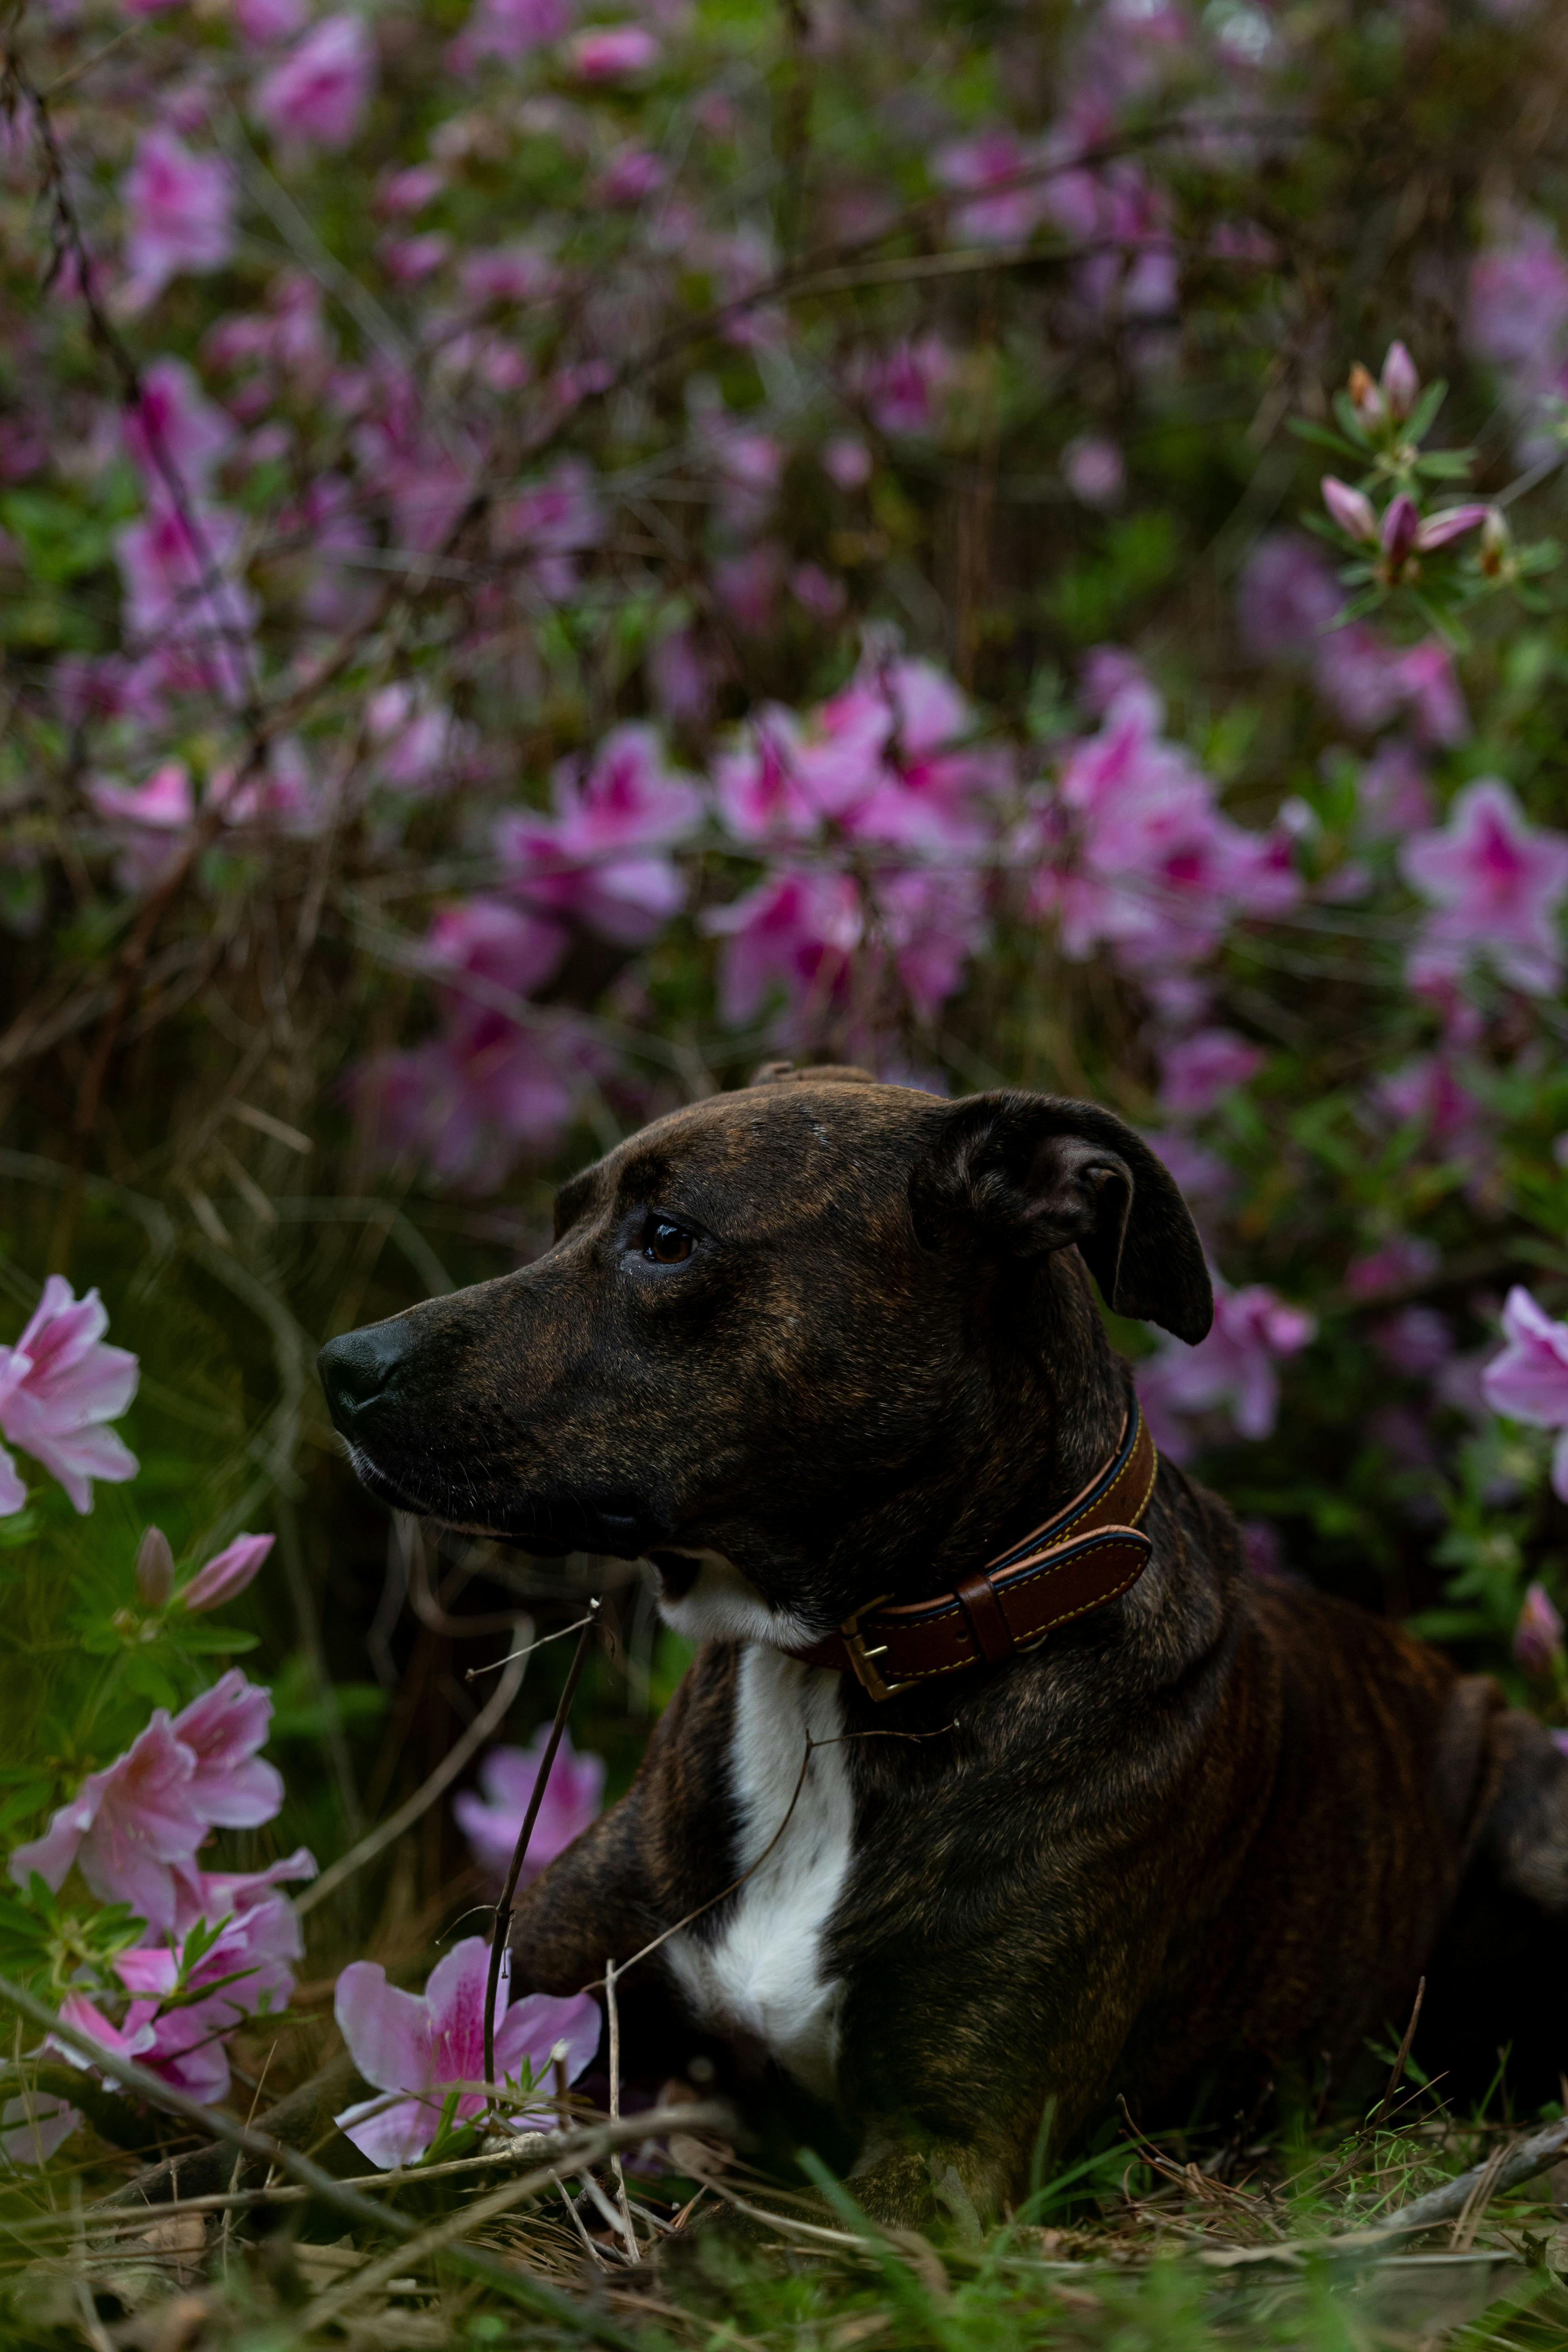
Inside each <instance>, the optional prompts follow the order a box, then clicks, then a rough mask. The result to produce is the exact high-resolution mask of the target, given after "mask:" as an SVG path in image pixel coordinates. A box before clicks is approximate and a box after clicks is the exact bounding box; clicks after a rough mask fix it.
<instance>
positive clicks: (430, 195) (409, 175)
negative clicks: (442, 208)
mask: <svg viewBox="0 0 1568 2352" xmlns="http://www.w3.org/2000/svg"><path fill="white" fill-rule="evenodd" d="M446 185H447V174H446V173H445V172H444V171H443V170H442V169H441V166H440V164H439V163H410V164H407V165H405V168H404V169H403V170H402V171H398V172H391V173H388V174H387V176H386V178H385V179H384V180H383V181H382V183H381V184H380V186H379V187H378V188H377V190H376V194H375V208H376V211H377V212H378V213H390V214H392V215H393V216H394V217H395V219H398V220H403V219H407V218H412V216H413V215H415V214H416V213H422V212H423V211H424V210H425V207H426V205H431V204H434V203H435V201H436V198H437V196H438V195H439V194H441V191H442V189H443V188H444V187H445V186H446Z"/></svg>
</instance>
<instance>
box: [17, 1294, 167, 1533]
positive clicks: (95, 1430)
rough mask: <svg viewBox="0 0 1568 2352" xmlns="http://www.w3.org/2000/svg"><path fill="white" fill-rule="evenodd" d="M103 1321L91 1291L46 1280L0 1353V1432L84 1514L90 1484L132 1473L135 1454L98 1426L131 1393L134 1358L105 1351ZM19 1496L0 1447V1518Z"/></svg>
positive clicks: (116, 1480) (21, 1493) (104, 1317)
mask: <svg viewBox="0 0 1568 2352" xmlns="http://www.w3.org/2000/svg"><path fill="white" fill-rule="evenodd" d="M108 1328H109V1317H108V1314H107V1313H106V1312H105V1309H104V1307H103V1304H102V1301H101V1300H100V1297H99V1295H98V1293H97V1291H96V1290H89V1291H88V1292H87V1294H86V1295H85V1297H81V1298H77V1297H74V1296H73V1295H72V1292H71V1286H70V1285H69V1283H68V1282H67V1281H66V1280H65V1279H64V1277H63V1276H60V1275H58V1274H51V1275H50V1276H49V1278H48V1280H47V1282H46V1283H45V1285H44V1289H43V1296H42V1297H40V1299H39V1301H38V1304H37V1307H35V1309H34V1310H33V1314H32V1316H31V1318H29V1320H28V1323H27V1326H26V1329H25V1330H24V1331H23V1333H22V1335H21V1337H20V1339H18V1340H17V1341H16V1346H15V1347H12V1348H0V1431H4V1433H5V1435H6V1437H8V1438H9V1439H10V1441H11V1444H13V1445H19V1446H20V1447H21V1449H22V1451H23V1452H24V1453H25V1454H32V1456H33V1457H34V1459H35V1461H38V1462H41V1463H42V1464H43V1465H44V1467H45V1469H46V1470H47V1471H49V1472H50V1473H51V1474H52V1475H54V1476H55V1477H56V1478H58V1480H59V1482H60V1485H61V1486H63V1487H64V1488H65V1490H66V1493H67V1494H68V1496H70V1499H71V1501H72V1503H73V1504H74V1505H75V1507H76V1508H77V1509H78V1510H79V1511H82V1512H86V1511H90V1510H91V1508H92V1481H93V1480H94V1479H95V1478H101V1479H103V1480H104V1481H105V1482H106V1484H111V1485H118V1484H119V1483H120V1481H121V1480H122V1479H125V1478H133V1477H134V1476H135V1475H136V1469H137V1463H136V1456H135V1455H134V1454H132V1452H131V1450H130V1448H129V1447H128V1446H127V1445H126V1444H124V1443H123V1441H122V1440H121V1439H120V1438H118V1437H117V1436H116V1435H115V1433H114V1432H113V1431H112V1430H111V1429H108V1428H106V1427H105V1426H104V1423H106V1422H110V1421H113V1420H116V1419H117V1418H118V1417H119V1415H120V1414H121V1413H122V1412H124V1411H125V1408H126V1406H127V1405H128V1404H129V1403H130V1402H131V1400H132V1397H133V1396H134V1395H135V1393H136V1381H137V1362H136V1358H135V1357H134V1356H133V1355H132V1354H131V1352H130V1350H129V1349H125V1348H110V1347H106V1346H105V1345H104V1341H103V1335H104V1333H105V1331H106V1330H107V1329H108ZM25 1500H26V1489H25V1488H24V1487H22V1486H21V1482H20V1480H19V1479H18V1478H17V1475H16V1465H15V1463H14V1462H13V1461H12V1459H11V1456H10V1455H9V1454H7V1453H6V1452H5V1447H4V1446H0V1512H6V1511H15V1510H20V1508H21V1507H22V1503H23V1502H24V1501H25Z"/></svg>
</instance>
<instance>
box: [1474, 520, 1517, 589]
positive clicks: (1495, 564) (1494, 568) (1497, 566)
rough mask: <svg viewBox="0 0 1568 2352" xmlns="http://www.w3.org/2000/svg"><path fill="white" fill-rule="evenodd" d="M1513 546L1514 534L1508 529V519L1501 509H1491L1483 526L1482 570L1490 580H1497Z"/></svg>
mask: <svg viewBox="0 0 1568 2352" xmlns="http://www.w3.org/2000/svg"><path fill="white" fill-rule="evenodd" d="M1512 545H1513V533H1512V532H1511V531H1510V529H1509V527H1508V517H1507V516H1506V515H1505V514H1504V512H1503V510H1502V509H1501V507H1489V508H1488V509H1487V511H1486V520H1485V521H1484V522H1483V523H1482V524H1481V570H1482V571H1483V572H1485V573H1486V574H1487V576H1488V578H1489V579H1495V578H1496V577H1497V574H1498V573H1499V572H1500V571H1501V570H1502V567H1503V563H1504V561H1505V560H1506V558H1507V556H1508V553H1509V551H1510V548H1511V547H1512Z"/></svg>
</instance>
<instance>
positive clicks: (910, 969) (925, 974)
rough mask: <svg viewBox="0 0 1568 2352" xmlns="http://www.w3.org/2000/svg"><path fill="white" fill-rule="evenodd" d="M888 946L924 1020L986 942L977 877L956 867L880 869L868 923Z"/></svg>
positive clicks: (956, 984)
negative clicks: (909, 870) (914, 869)
mask: <svg viewBox="0 0 1568 2352" xmlns="http://www.w3.org/2000/svg"><path fill="white" fill-rule="evenodd" d="M871 926H874V928H875V931H876V933H877V935H878V937H879V941H880V942H882V943H885V944H886V946H887V947H888V948H889V949H890V950H891V951H892V958H893V966H894V970H895V971H897V973H898V976H899V981H900V985H901V987H902V989H903V992H904V993H905V995H906V996H907V997H908V998H909V1001H910V1005H911V1006H912V1007H913V1009H914V1011H915V1013H917V1014H918V1015H919V1017H920V1018H921V1020H925V1021H929V1020H931V1019H933V1018H934V1017H935V1015H936V1014H937V1013H939V1012H940V1011H941V1010H942V1006H943V1005H944V1004H945V1003H947V1001H948V999H949V997H951V996H954V995H956V994H957V992H958V990H959V988H960V986H961V984H962V982H963V974H964V971H965V970H966V968H967V966H968V965H969V963H970V961H972V959H973V957H974V956H976V955H977V954H979V953H980V951H981V950H982V949H983V948H984V945H985V940H986V936H987V933H986V923H985V910H984V902H983V899H982V896H981V888H980V880H979V877H978V876H977V875H975V874H973V873H972V872H971V873H965V872H964V871H963V869H962V868H959V869H958V870H956V871H954V870H951V869H949V870H932V871H930V872H921V871H912V872H905V873H894V874H884V875H879V877H877V879H876V881H875V883H874V884H873V886H872V887H871V890H870V898H869V908H868V928H869V927H871Z"/></svg>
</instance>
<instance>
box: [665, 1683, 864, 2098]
mask: <svg viewBox="0 0 1568 2352" xmlns="http://www.w3.org/2000/svg"><path fill="white" fill-rule="evenodd" d="M843 1728H844V1727H843V1720H842V1717H841V1713H840V1707H839V1698H838V1677H837V1675H834V1674H830V1673H824V1672H823V1671H822V1669H821V1668H819V1667H816V1666H804V1665H802V1664H800V1662H799V1660H798V1659H795V1658H786V1657H784V1655H783V1654H781V1653H780V1652H779V1651H777V1650H774V1649H771V1648H768V1647H766V1646H764V1645H763V1644H762V1643H748V1644H747V1646H746V1647H745V1648H744V1649H742V1653H741V1658H740V1665H739V1670H738V1674H737V1680H736V1691H735V1721H734V1729H733V1732H732V1735H731V1748H730V1769H731V1776H732V1786H733V1789H734V1794H735V1802H736V1806H737V1810H738V1811H739V1814H740V1824H741V1826H740V1840H739V1850H738V1859H737V1875H739V1873H740V1872H741V1871H742V1870H751V1871H752V1875H751V1876H750V1877H749V1878H748V1879H747V1880H746V1883H745V1885H743V1886H742V1888H741V1889H740V1891H739V1892H738V1894H736V1895H734V1897H733V1898H732V1900H731V1903H730V1904H729V1905H728V1906H726V1908H725V1911H724V1914H723V1922H722V1925H721V1927H720V1928H719V1930H718V1931H717V1933H716V1934H715V1935H714V1936H713V1937H712V1939H711V1941H706V1942H705V1941H701V1940H700V1939H699V1938H698V1937H696V1936H695V1935H693V1934H692V1933H691V1932H690V1931H689V1930H688V1931H686V1932H684V1933H682V1934H681V1935H679V1936H676V1937H672V1938H671V1940H670V1943H669V1944H668V1947H667V1949H668V1954H669V1958H670V1963H671V1966H672V1967H673V1969H674V1970H675V1973H676V1975H677V1977H678V1978H679V1981H680V1984H681V1988H682V1990H683V1991H684V1992H685V1995H686V1998H687V2000H688V2001H689V2003H690V2005H691V2008H692V2011H693V2012H694V2014H695V2015H696V2016H697V2018H698V2019H699V2020H700V2021H701V2022H702V2023H703V2024H704V2025H706V2026H709V2027H710V2029H711V2030H713V2031H715V2032H730V2033H733V2032H742V2033H746V2034H752V2035H755V2037H756V2038H757V2040H758V2041H760V2042H762V2043H763V2046H764V2048H765V2049H766V2050H767V2051H768V2053H769V2054H770V2056H772V2057H773V2058H774V2059H776V2060H777V2062H778V2063H779V2064H780V2065H781V2066H784V2067H785V2068H787V2070H788V2071H789V2073H790V2074H793V2075H794V2076H795V2079H796V2081H797V2082H799V2083H801V2084H803V2085H804V2086H805V2089H806V2090H808V2091H810V2092H812V2093H814V2094H815V2095H816V2097H818V2098H820V2099H827V2098H831V2096H832V2095H833V2087H834V2081H835V2077H836V2074H837V2062H838V2032H839V2011H840V2009H841V2007H842V2005H843V1997H844V1988H843V1985H842V1983H837V1982H835V1981H834V1980H833V1979H830V1978H829V1977H827V1976H826V1974H825V1972H824V1965H823V1938H824V1931H825V1930H826V1926H827V1923H828V1920H829V1919H830V1917H831V1916H832V1914H833V1911H834V1908H835V1906H837V1902H838V1898H839V1896H840V1895H841V1894H842V1893H843V1890H844V1884H845V1881H846V1879H847V1876H848V1874H849V1864H850V1857H851V1850H852V1846H853V1841H854V1821H855V1807H854V1799H853V1797H852V1795H851V1792H850V1787H849V1776H848V1773H847V1770H846V1769H845V1763H844V1748H843V1746H842V1744H838V1745H834V1746H824V1745H822V1744H820V1743H822V1742H826V1741H834V1742H841V1738H842V1733H843ZM808 1740H809V1741H812V1742H815V1743H818V1744H816V1745H814V1746H812V1747H811V1748H810V1751H809V1756H808V1752H807V1742H808ZM803 1766H804V1769H805V1778H804V1780H803V1779H802V1768H803ZM797 1783H798V1785H799V1795H798V1796H796V1794H795V1790H796V1786H797ZM792 1798H793V1799H794V1801H795V1806H794V1811H793V1812H792V1811H790V1803H791V1800H792ZM786 1813H787V1814H788V1815H789V1819H788V1823H787V1826H785V1827H784V1830H783V1832H782V1834H781V1832H780V1824H781V1823H782V1822H784V1817H785V1815H786ZM775 1839H776V1840H777V1843H772V1842H773V1840H775ZM770 1848H771V1850H770ZM759 1856H762V1857H764V1858H763V1859H762V1860H759ZM753 1864H755V1865H756V1866H755V1868H754V1869H753V1868H752V1865H753Z"/></svg>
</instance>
